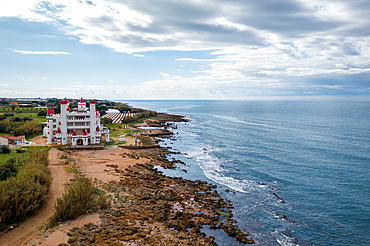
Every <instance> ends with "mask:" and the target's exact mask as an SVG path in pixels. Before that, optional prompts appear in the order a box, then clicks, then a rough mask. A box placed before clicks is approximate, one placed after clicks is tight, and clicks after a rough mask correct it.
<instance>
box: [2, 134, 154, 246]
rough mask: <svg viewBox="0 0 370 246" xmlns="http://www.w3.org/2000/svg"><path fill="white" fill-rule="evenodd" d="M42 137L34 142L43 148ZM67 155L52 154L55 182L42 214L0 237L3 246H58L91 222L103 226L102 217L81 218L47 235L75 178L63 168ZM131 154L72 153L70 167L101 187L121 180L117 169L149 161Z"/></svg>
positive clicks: (114, 148)
mask: <svg viewBox="0 0 370 246" xmlns="http://www.w3.org/2000/svg"><path fill="white" fill-rule="evenodd" d="M43 140H44V139H42V137H41V138H40V139H36V140H33V141H34V142H39V144H42V141H43ZM62 154H65V152H63V151H60V150H58V149H56V148H52V149H51V150H50V152H49V169H50V172H51V176H52V178H53V180H52V183H51V188H50V192H49V199H48V201H47V203H46V204H44V205H43V206H42V207H41V209H40V210H38V211H37V212H36V213H35V214H34V215H33V216H32V217H31V218H29V219H28V220H27V221H25V222H23V223H21V224H20V226H19V227H17V228H15V229H14V230H12V231H10V232H7V233H5V234H4V235H1V236H0V245H1V246H3V245H4V246H8V245H9V246H18V245H58V244H59V243H63V242H65V243H66V242H67V240H68V238H69V237H68V236H67V234H66V233H67V232H68V231H69V230H70V229H72V228H73V227H81V226H83V225H84V224H87V223H88V222H92V223H94V224H99V223H100V219H99V215H98V214H92V215H86V216H81V217H80V218H78V219H77V220H74V221H68V222H65V223H63V224H61V225H60V226H59V227H56V228H52V229H50V230H48V231H46V232H45V231H44V230H43V229H42V228H41V227H42V226H43V225H44V223H45V222H46V221H47V219H48V218H50V217H51V216H52V214H53V211H52V208H53V205H54V203H55V201H56V198H57V197H60V196H61V195H62V194H63V192H64V189H65V185H66V184H67V183H68V182H69V180H70V179H71V178H73V174H72V173H68V172H66V169H65V167H67V166H68V165H65V164H62V163H63V162H65V160H61V159H60V156H61V155H62ZM126 154H130V151H129V150H125V149H122V148H117V146H111V148H110V149H105V150H78V151H71V152H70V154H69V155H68V157H69V158H71V159H72V160H73V161H72V162H70V164H69V166H72V165H74V166H76V167H77V168H78V170H79V172H81V173H83V174H84V175H86V176H87V177H91V178H92V179H93V180H95V179H97V180H98V183H101V182H104V183H106V182H108V181H110V180H119V175H118V174H117V173H116V172H115V171H114V169H115V168H118V169H122V170H123V169H125V168H126V167H127V166H129V165H131V166H132V165H135V164H136V163H145V162H147V161H148V160H147V159H133V158H130V157H127V156H126ZM107 165H117V166H118V167H107Z"/></svg>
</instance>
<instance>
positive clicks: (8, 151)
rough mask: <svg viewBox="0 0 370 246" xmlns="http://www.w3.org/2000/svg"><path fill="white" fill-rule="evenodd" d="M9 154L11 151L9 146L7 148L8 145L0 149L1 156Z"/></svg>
mask: <svg viewBox="0 0 370 246" xmlns="http://www.w3.org/2000/svg"><path fill="white" fill-rule="evenodd" d="M8 153H10V149H9V147H8V146H6V145H2V146H1V147H0V154H8Z"/></svg>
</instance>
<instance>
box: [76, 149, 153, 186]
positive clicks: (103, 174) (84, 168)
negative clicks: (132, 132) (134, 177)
mask: <svg viewBox="0 0 370 246" xmlns="http://www.w3.org/2000/svg"><path fill="white" fill-rule="evenodd" d="M126 154H130V152H129V150H125V149H122V148H117V147H116V146H112V148H111V149H105V150H84V151H76V152H74V153H72V154H70V156H71V157H73V158H76V160H77V162H76V166H78V167H79V171H81V172H82V173H83V174H85V175H86V176H87V177H91V178H92V179H98V180H100V181H102V182H104V183H106V182H108V181H111V180H115V181H118V180H119V174H117V173H116V172H115V171H114V168H113V167H108V166H107V165H117V166H118V167H116V168H118V169H122V170H123V169H125V168H126V167H127V166H129V165H131V166H133V165H135V164H136V163H142V164H144V163H146V162H148V160H147V159H133V158H130V157H127V156H126Z"/></svg>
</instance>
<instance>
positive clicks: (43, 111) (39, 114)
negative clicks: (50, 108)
mask: <svg viewBox="0 0 370 246" xmlns="http://www.w3.org/2000/svg"><path fill="white" fill-rule="evenodd" d="M47 114H48V113H47V112H46V111H45V110H42V111H40V112H38V113H37V116H46V115H47Z"/></svg>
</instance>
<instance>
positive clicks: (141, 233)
mask: <svg viewBox="0 0 370 246" xmlns="http://www.w3.org/2000/svg"><path fill="white" fill-rule="evenodd" d="M163 115H167V114H163ZM163 115H162V119H161V120H159V121H155V122H153V120H150V121H146V122H145V124H146V125H147V126H150V125H152V126H153V125H155V126H158V125H160V126H164V127H165V128H166V127H169V126H171V124H172V123H171V122H180V121H186V120H183V117H182V116H177V115H168V117H169V118H168V119H169V120H164V119H163V118H165V117H164V116H163ZM141 125H142V124H141ZM134 127H135V125H134ZM148 131H150V130H140V135H143V134H142V133H144V135H146V134H145V132H148ZM161 131H162V132H161ZM172 134H173V133H172V132H170V131H168V130H157V133H156V134H153V136H150V138H151V140H152V141H153V142H154V143H155V145H156V147H155V148H145V147H144V148H141V149H140V148H133V147H139V146H131V147H129V146H127V147H129V148H128V149H124V148H119V147H124V146H118V149H117V148H113V149H105V150H72V149H68V148H66V149H64V150H61V152H62V153H63V155H64V158H66V160H68V163H67V162H66V163H67V164H65V163H64V165H67V166H69V167H71V166H76V167H77V170H78V173H79V175H82V176H88V177H91V178H94V179H95V182H96V185H97V187H99V188H103V189H104V190H106V191H108V193H110V194H111V200H112V206H111V207H110V208H109V209H108V210H103V211H100V220H97V219H96V215H95V217H93V218H94V219H93V221H89V219H88V218H89V216H91V215H84V216H82V217H84V218H85V220H84V221H85V222H87V221H88V222H92V223H86V224H84V226H81V223H78V221H80V220H81V219H80V218H78V219H76V220H74V221H69V222H65V223H62V224H60V226H58V227H56V228H51V229H49V230H47V231H46V232H43V233H40V232H39V236H38V237H37V239H35V240H33V243H36V241H38V240H39V241H40V242H39V243H41V244H42V245H55V244H53V243H55V242H56V241H52V240H53V237H58V235H59V238H60V239H61V240H62V241H64V243H63V242H60V241H59V242H58V243H60V244H59V245H94V244H95V245H104V244H110V245H116V244H117V245H126V244H125V243H127V245H131V243H138V244H140V245H187V244H189V243H190V244H192V245H198V244H205V245H217V242H215V238H214V237H213V236H211V235H206V234H205V233H203V232H201V230H200V229H202V227H203V226H206V227H207V229H222V230H223V231H225V232H226V233H227V234H228V235H229V236H230V237H233V238H235V239H236V240H237V241H239V242H240V243H244V244H246V243H254V241H253V239H251V238H250V234H249V233H247V232H243V231H242V230H241V229H240V228H239V227H238V226H237V225H236V224H235V223H236V221H235V220H234V219H232V216H233V214H232V208H233V206H232V204H231V202H230V201H228V200H226V199H223V198H222V197H221V196H220V195H219V194H218V193H217V190H216V188H217V186H216V185H212V184H209V183H207V182H206V181H200V180H198V181H190V180H186V179H183V178H181V177H176V178H173V177H169V176H165V175H163V173H162V172H161V171H158V170H157V169H156V168H155V165H158V166H161V167H162V168H165V169H175V168H177V167H178V164H185V163H182V162H181V161H179V160H172V161H170V160H168V159H167V157H168V155H169V154H171V153H172V154H173V153H174V152H173V151H171V149H170V148H168V147H162V146H159V145H158V142H159V141H161V140H157V139H154V137H161V136H162V137H163V135H167V136H171V135H172ZM135 137H139V134H137V135H136V136H135ZM146 137H148V136H146ZM144 146H145V145H144ZM130 148H132V149H130ZM100 151H104V152H100ZM112 158H113V159H112ZM94 163H95V164H94ZM120 163H121V164H120ZM127 163H129V164H127ZM76 223H77V226H71V225H74V224H76ZM67 228H69V229H67ZM61 231H63V233H64V234H63V233H61ZM208 231H209V230H208ZM61 234H63V235H61ZM66 234H67V235H68V237H69V238H68V239H67V241H65V240H66V236H65V235H66ZM86 235H93V238H92V237H88V236H86ZM55 240H58V239H55ZM50 242H53V243H51V244H50ZM67 243H68V244H67ZM81 243H82V244H81ZM25 245H28V244H25Z"/></svg>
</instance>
